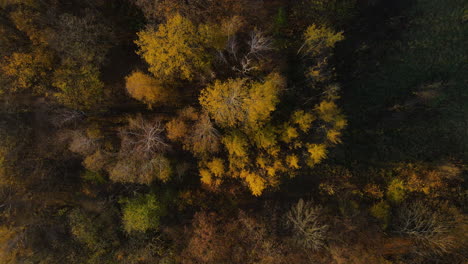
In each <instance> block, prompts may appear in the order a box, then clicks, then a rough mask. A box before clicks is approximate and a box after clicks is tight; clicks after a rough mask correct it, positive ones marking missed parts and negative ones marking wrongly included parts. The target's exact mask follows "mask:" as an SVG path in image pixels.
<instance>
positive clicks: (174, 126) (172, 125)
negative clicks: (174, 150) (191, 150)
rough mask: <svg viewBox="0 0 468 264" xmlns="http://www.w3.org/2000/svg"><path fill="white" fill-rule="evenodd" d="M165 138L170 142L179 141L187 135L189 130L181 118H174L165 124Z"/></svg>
mask: <svg viewBox="0 0 468 264" xmlns="http://www.w3.org/2000/svg"><path fill="white" fill-rule="evenodd" d="M166 131H167V138H169V139H170V140H174V141H177V140H181V139H182V138H184V136H186V135H187V133H188V131H189V128H188V126H187V124H186V123H185V122H184V120H182V119H181V118H174V119H172V120H171V121H169V122H167V123H166Z"/></svg>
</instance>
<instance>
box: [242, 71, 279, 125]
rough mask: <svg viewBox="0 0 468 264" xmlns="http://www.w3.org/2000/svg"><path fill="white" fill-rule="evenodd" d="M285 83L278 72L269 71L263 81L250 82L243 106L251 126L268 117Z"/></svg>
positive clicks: (263, 121)
mask: <svg viewBox="0 0 468 264" xmlns="http://www.w3.org/2000/svg"><path fill="white" fill-rule="evenodd" d="M285 85H286V81H285V79H284V78H283V77H282V76H281V75H279V74H278V73H271V74H270V75H268V76H267V77H266V78H265V81H264V82H263V83H253V84H252V86H251V88H250V90H249V96H248V97H247V98H246V100H245V102H244V107H243V108H244V109H245V110H244V111H245V112H246V113H247V116H246V121H247V123H248V124H249V125H250V127H251V128H256V127H258V126H259V125H262V124H264V123H265V122H266V121H268V120H269V119H270V115H271V112H273V111H274V110H275V108H276V104H277V103H278V102H279V98H278V95H279V93H280V91H281V90H282V89H284V87H285Z"/></svg>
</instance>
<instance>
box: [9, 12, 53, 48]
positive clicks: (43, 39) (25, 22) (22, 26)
mask: <svg viewBox="0 0 468 264" xmlns="http://www.w3.org/2000/svg"><path fill="white" fill-rule="evenodd" d="M10 19H11V20H12V21H13V23H14V24H15V26H16V28H18V29H19V30H21V31H22V32H24V33H25V34H26V35H27V36H28V38H29V39H30V40H31V42H32V43H33V44H34V45H47V43H48V37H49V35H50V32H49V31H48V30H47V28H45V27H43V25H41V24H44V23H43V20H44V18H43V17H41V15H40V13H39V12H38V11H36V10H34V9H33V8H29V7H25V6H23V7H21V8H16V9H15V10H14V11H13V12H11V13H10Z"/></svg>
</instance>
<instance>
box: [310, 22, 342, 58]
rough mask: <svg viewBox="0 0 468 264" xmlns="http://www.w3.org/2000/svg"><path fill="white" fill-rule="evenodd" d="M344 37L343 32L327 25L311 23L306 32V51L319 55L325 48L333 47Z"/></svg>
mask: <svg viewBox="0 0 468 264" xmlns="http://www.w3.org/2000/svg"><path fill="white" fill-rule="evenodd" d="M343 39H344V36H343V32H335V31H333V30H332V29H330V28H327V27H318V26H316V25H311V26H309V27H308V28H307V30H306V32H305V33H304V40H305V42H304V45H305V51H306V52H307V53H309V54H310V55H312V56H317V55H319V54H321V53H322V52H323V51H324V49H327V48H333V47H334V46H335V44H336V43H337V42H338V41H342V40H343Z"/></svg>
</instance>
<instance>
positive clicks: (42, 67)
mask: <svg viewBox="0 0 468 264" xmlns="http://www.w3.org/2000/svg"><path fill="white" fill-rule="evenodd" d="M53 63H54V60H53V56H52V54H51V53H50V52H49V51H47V50H46V49H35V50H34V51H33V52H30V53H16V52H15V53H13V54H11V56H8V57H5V58H4V62H2V64H0V73H2V74H4V75H5V76H6V78H7V80H8V85H7V87H5V90H7V91H8V92H9V93H25V92H26V93H32V94H43V93H44V92H45V91H47V90H48V86H49V85H50V79H51V69H52V66H53Z"/></svg>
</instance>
